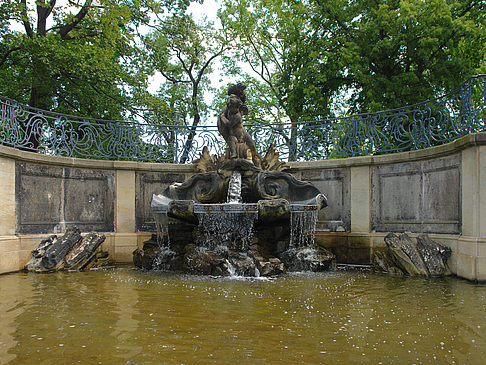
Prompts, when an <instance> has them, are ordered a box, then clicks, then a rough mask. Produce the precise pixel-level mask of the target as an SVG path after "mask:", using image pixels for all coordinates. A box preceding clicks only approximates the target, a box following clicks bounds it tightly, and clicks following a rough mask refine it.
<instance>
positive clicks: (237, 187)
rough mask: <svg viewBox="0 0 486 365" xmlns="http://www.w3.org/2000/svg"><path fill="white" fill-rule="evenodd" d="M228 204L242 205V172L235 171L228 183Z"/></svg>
mask: <svg viewBox="0 0 486 365" xmlns="http://www.w3.org/2000/svg"><path fill="white" fill-rule="evenodd" d="M226 201H227V202H228V203H241V202H242V199H241V172H240V171H238V170H234V171H233V173H232V174H231V178H230V180H229V183H228V196H227V199H226Z"/></svg>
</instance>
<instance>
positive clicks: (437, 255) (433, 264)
mask: <svg viewBox="0 0 486 365" xmlns="http://www.w3.org/2000/svg"><path fill="white" fill-rule="evenodd" d="M417 248H418V251H419V252H420V254H421V256H422V259H423V261H424V264H425V266H427V269H428V271H429V274H430V275H431V276H443V275H450V271H449V268H448V266H447V260H448V259H449V257H451V249H450V248H449V247H447V246H444V245H441V244H440V243H438V242H435V241H433V240H431V239H430V238H429V236H428V235H426V234H421V235H419V236H418V237H417Z"/></svg>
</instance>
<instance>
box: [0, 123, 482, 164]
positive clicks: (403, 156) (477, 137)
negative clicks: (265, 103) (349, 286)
mask: <svg viewBox="0 0 486 365" xmlns="http://www.w3.org/2000/svg"><path fill="white" fill-rule="evenodd" d="M478 145H486V132H480V133H471V134H468V135H466V136H464V137H461V138H458V139H456V140H455V141H453V142H450V143H446V144H443V145H440V146H435V147H429V148H425V149H422V150H416V151H409V152H398V153H390V154H386V155H377V156H359V157H347V158H337V159H328V160H319V161H303V162H300V161H299V162H288V165H289V166H290V168H291V169H292V170H307V169H316V168H325V169H328V168H340V167H353V166H369V165H382V164H390V163H400V162H409V161H417V160H425V159H430V158H437V157H441V156H446V155H450V154H452V153H454V152H460V151H462V150H464V149H466V148H468V147H472V146H478ZM0 156H1V157H7V158H12V159H14V160H18V161H25V162H32V163H38V164H46V165H56V166H66V167H78V168H91V169H105V170H132V171H138V170H141V171H160V172H178V173H194V172H196V169H195V165H193V164H174V163H153V162H137V161H113V160H96V159H85V158H74V157H61V156H50V155H44V154H40V153H36V152H28V151H22V150H19V149H17V148H13V147H7V146H2V145H0Z"/></svg>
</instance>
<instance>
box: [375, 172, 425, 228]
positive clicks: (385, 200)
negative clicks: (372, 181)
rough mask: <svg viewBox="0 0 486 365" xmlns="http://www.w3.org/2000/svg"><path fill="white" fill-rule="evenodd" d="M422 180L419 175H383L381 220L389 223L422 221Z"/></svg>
mask: <svg viewBox="0 0 486 365" xmlns="http://www.w3.org/2000/svg"><path fill="white" fill-rule="evenodd" d="M421 187H422V179H421V175H419V174H414V173H411V174H398V175H383V176H381V179H380V194H381V196H380V201H381V204H380V210H381V219H382V220H383V221H384V222H388V223H397V222H399V221H409V222H415V223H418V222H419V220H420V217H419V214H420V212H419V211H420V202H421V195H422V191H421Z"/></svg>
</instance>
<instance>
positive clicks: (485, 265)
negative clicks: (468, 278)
mask: <svg viewBox="0 0 486 365" xmlns="http://www.w3.org/2000/svg"><path fill="white" fill-rule="evenodd" d="M476 260H477V261H476V265H477V266H476V271H477V277H476V280H477V281H480V282H486V256H482V257H478V258H477V259H476Z"/></svg>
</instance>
